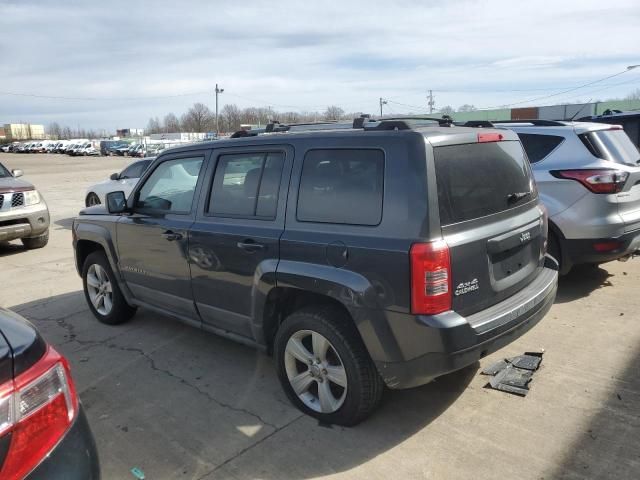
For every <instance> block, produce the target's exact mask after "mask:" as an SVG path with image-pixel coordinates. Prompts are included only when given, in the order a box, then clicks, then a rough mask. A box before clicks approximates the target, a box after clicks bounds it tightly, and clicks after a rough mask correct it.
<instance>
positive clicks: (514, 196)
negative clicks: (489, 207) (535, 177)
mask: <svg viewBox="0 0 640 480" xmlns="http://www.w3.org/2000/svg"><path fill="white" fill-rule="evenodd" d="M529 195H531V192H515V193H510V194H509V195H507V202H509V204H512V203H516V202H519V201H520V200H522V199H523V198H527V197H528V196H529Z"/></svg>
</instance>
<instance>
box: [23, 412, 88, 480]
mask: <svg viewBox="0 0 640 480" xmlns="http://www.w3.org/2000/svg"><path fill="white" fill-rule="evenodd" d="M99 479H100V462H99V460H98V451H97V449H96V443H95V440H94V439H93V434H92V433H91V429H90V428H89V422H87V417H86V415H85V413H84V410H83V409H82V406H80V411H79V412H78V416H77V417H76V419H75V421H74V422H73V425H72V426H71V429H70V430H69V431H68V432H67V434H66V435H65V436H64V438H63V439H62V440H61V441H60V443H58V445H57V446H56V447H55V448H54V449H53V451H51V453H50V454H49V455H48V456H47V457H46V458H45V459H44V460H43V461H42V462H41V463H40V464H39V465H38V466H37V467H36V468H35V470H33V471H32V472H31V473H30V474H29V475H27V477H26V480H99Z"/></svg>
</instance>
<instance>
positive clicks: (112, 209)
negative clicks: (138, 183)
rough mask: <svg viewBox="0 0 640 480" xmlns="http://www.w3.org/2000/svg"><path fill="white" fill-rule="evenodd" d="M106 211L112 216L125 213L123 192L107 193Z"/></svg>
mask: <svg viewBox="0 0 640 480" xmlns="http://www.w3.org/2000/svg"><path fill="white" fill-rule="evenodd" d="M107 211H108V212H109V213H114V214H117V213H124V212H126V211H127V197H125V195H124V192H109V193H107Z"/></svg>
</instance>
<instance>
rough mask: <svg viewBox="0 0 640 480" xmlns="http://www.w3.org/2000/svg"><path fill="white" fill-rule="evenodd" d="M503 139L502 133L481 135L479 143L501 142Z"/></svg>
mask: <svg viewBox="0 0 640 480" xmlns="http://www.w3.org/2000/svg"><path fill="white" fill-rule="evenodd" d="M503 138H504V136H503V135H502V134H501V133H479V134H478V143H487V142H500V141H502V139H503Z"/></svg>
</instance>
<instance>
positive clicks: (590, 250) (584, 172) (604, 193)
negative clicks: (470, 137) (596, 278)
mask: <svg viewBox="0 0 640 480" xmlns="http://www.w3.org/2000/svg"><path fill="white" fill-rule="evenodd" d="M493 125H495V126H502V127H506V128H509V129H511V130H513V131H515V132H516V133H517V134H518V136H519V137H520V140H521V142H522V144H523V146H524V149H525V151H526V153H527V156H528V157H529V161H530V162H531V167H532V170H533V174H534V178H535V180H536V184H537V186H538V191H539V193H540V199H541V200H542V202H543V203H544V205H545V207H546V208H547V211H548V213H549V231H550V235H549V253H551V254H552V255H554V256H555V257H556V258H557V259H558V261H559V262H560V265H561V273H564V274H566V273H568V272H569V270H570V269H571V267H572V266H573V265H577V264H581V263H594V264H599V263H604V262H609V261H611V260H620V259H622V260H626V259H628V258H629V257H630V256H632V255H633V254H634V253H636V252H638V250H640V163H639V162H640V152H638V149H637V148H636V146H635V145H633V143H632V142H631V140H630V139H629V137H628V136H627V134H626V133H625V132H624V130H623V129H622V127H620V126H618V125H606V124H602V123H587V122H564V121H549V120H519V121H511V122H493Z"/></svg>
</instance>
